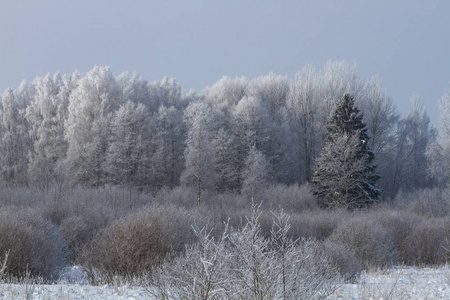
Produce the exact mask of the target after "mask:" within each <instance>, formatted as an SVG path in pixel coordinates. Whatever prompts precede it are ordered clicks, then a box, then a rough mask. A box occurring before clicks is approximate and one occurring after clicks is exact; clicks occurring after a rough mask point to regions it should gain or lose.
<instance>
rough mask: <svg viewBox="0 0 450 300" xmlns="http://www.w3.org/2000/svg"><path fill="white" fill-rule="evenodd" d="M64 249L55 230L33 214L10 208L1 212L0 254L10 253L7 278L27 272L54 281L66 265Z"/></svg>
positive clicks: (54, 227) (29, 211)
mask: <svg viewBox="0 0 450 300" xmlns="http://www.w3.org/2000/svg"><path fill="white" fill-rule="evenodd" d="M65 246H66V244H65V242H64V239H63V237H62V235H61V233H60V231H59V230H58V228H57V227H56V226H54V225H53V224H51V223H50V222H49V221H47V220H45V219H44V218H42V217H41V216H40V215H38V214H37V213H36V212H34V211H33V210H30V209H26V210H20V209H18V208H15V207H10V208H3V209H2V211H1V212H0V253H1V255H2V256H3V255H4V254H5V253H7V252H8V251H9V257H8V261H7V268H6V273H7V275H8V276H13V277H22V276H25V273H26V272H27V271H28V272H30V274H31V275H33V276H42V277H43V278H45V279H51V278H56V277H57V275H58V272H59V270H60V269H61V268H62V267H64V266H65V264H66V263H67V260H66V252H65V250H66V247H65Z"/></svg>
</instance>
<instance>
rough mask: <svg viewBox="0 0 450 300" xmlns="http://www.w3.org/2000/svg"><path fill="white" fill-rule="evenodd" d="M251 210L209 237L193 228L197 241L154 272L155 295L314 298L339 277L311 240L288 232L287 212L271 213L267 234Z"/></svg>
mask: <svg viewBox="0 0 450 300" xmlns="http://www.w3.org/2000/svg"><path fill="white" fill-rule="evenodd" d="M260 215H261V212H260V211H259V210H254V211H253V214H252V215H251V216H249V218H248V222H247V223H246V224H245V225H244V226H243V227H242V228H239V229H237V230H234V231H233V230H231V231H227V229H228V227H226V229H225V231H224V233H223V234H222V236H221V237H220V238H218V239H214V238H213V237H211V235H209V234H208V232H209V231H208V230H205V229H203V230H199V231H197V234H198V242H197V243H195V244H194V245H191V246H188V247H187V249H186V253H185V254H184V255H182V256H180V257H177V258H175V259H174V260H173V261H166V262H165V263H164V264H163V265H162V266H161V267H160V268H158V269H156V270H155V272H154V276H153V278H154V282H153V284H154V286H155V287H156V288H155V289H152V291H153V292H154V293H155V294H154V296H155V298H157V299H316V298H325V297H326V296H328V295H330V294H331V293H332V292H333V291H334V290H335V289H336V288H337V286H338V285H339V284H340V283H341V276H340V275H339V272H338V270H337V269H336V267H335V266H334V265H333V264H332V263H331V262H330V261H329V260H328V258H327V257H326V255H325V253H324V251H323V247H322V246H321V245H320V243H319V242H317V241H315V240H302V241H300V242H298V243H297V242H294V241H292V240H291V239H289V238H288V236H287V232H288V230H289V223H288V219H289V218H288V216H287V214H285V213H283V212H279V213H277V214H274V215H273V220H274V221H273V227H272V231H271V236H270V237H269V238H265V237H264V236H262V235H261V234H260V229H261V228H260V226H259V223H258V220H259V217H260Z"/></svg>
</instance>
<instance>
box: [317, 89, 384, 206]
mask: <svg viewBox="0 0 450 300" xmlns="http://www.w3.org/2000/svg"><path fill="white" fill-rule="evenodd" d="M326 129H327V135H326V140H325V145H324V148H323V150H322V153H321V157H320V158H319V159H317V161H316V165H315V172H314V177H313V194H314V195H315V196H316V197H317V199H318V201H319V204H320V206H322V207H324V208H331V207H335V206H340V207H342V206H344V207H346V208H347V209H354V208H362V207H366V206H369V205H371V204H373V203H374V202H376V201H377V200H378V196H379V195H380V193H381V190H380V189H378V188H376V187H375V183H376V182H377V180H378V179H379V176H378V175H376V174H375V169H376V166H375V165H373V164H372V162H373V160H374V158H375V154H374V153H373V152H372V151H371V150H370V149H369V136H368V134H367V129H366V125H365V124H364V123H363V115H362V114H361V113H360V112H359V110H358V108H357V107H356V106H355V101H354V99H353V97H352V96H350V95H348V94H346V95H344V97H343V98H342V100H341V101H340V102H339V103H338V104H337V106H336V108H335V110H334V113H333V115H332V116H331V118H330V120H329V122H328V126H327V128H326Z"/></svg>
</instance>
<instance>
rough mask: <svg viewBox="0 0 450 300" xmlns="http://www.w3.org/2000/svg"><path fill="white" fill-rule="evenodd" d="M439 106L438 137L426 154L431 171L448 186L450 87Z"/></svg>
mask: <svg viewBox="0 0 450 300" xmlns="http://www.w3.org/2000/svg"><path fill="white" fill-rule="evenodd" d="M439 108H440V113H441V115H440V119H439V137H438V139H437V140H436V141H434V142H433V143H431V145H430V146H429V149H428V152H427V154H428V156H429V158H430V161H431V173H432V174H433V175H434V176H435V178H437V179H438V181H439V182H440V184H441V185H442V186H444V187H447V188H450V89H449V90H447V92H446V93H445V94H444V95H443V96H442V98H441V100H440V103H439Z"/></svg>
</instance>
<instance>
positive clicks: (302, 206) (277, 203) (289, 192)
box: [263, 183, 317, 212]
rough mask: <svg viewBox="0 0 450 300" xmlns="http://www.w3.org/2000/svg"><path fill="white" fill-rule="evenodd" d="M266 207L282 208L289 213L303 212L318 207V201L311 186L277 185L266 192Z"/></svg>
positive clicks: (264, 203)
mask: <svg viewBox="0 0 450 300" xmlns="http://www.w3.org/2000/svg"><path fill="white" fill-rule="evenodd" d="M263 205H264V207H268V208H269V209H278V207H282V208H283V209H285V210H286V211H289V212H301V211H305V210H311V209H314V208H316V207H317V201H316V199H315V198H314V196H313V195H312V192H311V185H310V184H308V183H306V184H302V185H298V184H293V185H290V186H286V185H282V184H276V185H271V186H269V187H268V188H267V189H266V190H265V191H264V202H263Z"/></svg>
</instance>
